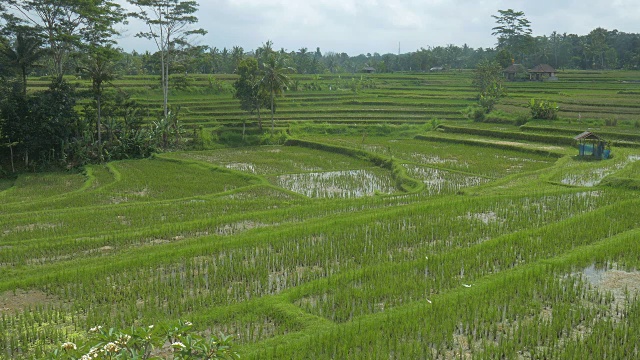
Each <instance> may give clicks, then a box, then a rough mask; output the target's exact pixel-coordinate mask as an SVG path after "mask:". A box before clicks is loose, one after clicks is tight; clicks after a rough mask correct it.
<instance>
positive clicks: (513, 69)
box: [502, 64, 527, 81]
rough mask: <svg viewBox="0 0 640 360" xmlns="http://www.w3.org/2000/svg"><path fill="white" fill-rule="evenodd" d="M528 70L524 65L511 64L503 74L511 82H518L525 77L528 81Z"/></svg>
mask: <svg viewBox="0 0 640 360" xmlns="http://www.w3.org/2000/svg"><path fill="white" fill-rule="evenodd" d="M526 73H527V69H526V68H525V67H524V66H523V65H522V64H511V65H509V67H508V68H506V69H504V70H502V74H503V75H504V77H505V78H506V79H507V80H509V81H516V80H517V79H521V78H522V77H523V76H524V77H525V79H526Z"/></svg>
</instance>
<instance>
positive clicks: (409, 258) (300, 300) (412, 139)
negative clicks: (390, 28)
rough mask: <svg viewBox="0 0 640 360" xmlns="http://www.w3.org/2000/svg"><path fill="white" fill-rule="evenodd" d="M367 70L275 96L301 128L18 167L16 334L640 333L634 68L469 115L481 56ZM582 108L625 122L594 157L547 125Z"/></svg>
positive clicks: (349, 336) (200, 115) (542, 350)
mask: <svg viewBox="0 0 640 360" xmlns="http://www.w3.org/2000/svg"><path fill="white" fill-rule="evenodd" d="M355 76H356V75H353V76H352V75H350V74H349V75H341V77H338V76H337V75H326V76H321V82H322V85H323V90H322V91H315V92H306V91H298V92H291V93H287V94H286V96H285V97H284V98H282V99H279V101H280V103H281V105H279V107H278V112H277V113H276V126H277V127H278V131H285V132H287V136H288V137H289V138H290V139H297V141H288V142H286V143H285V144H284V145H269V146H246V147H237V148H216V149H208V150H202V151H181V152H173V153H164V154H157V155H155V156H154V157H153V158H151V159H144V160H126V161H118V162H112V163H108V164H105V165H91V166H87V167H86V168H85V169H84V171H83V172H81V173H46V174H22V175H20V176H18V177H17V178H16V179H14V180H2V181H0V358H6V359H13V358H43V357H44V355H43V354H44V353H45V352H48V351H51V349H54V348H57V347H59V344H61V343H62V342H64V341H78V342H79V341H82V339H84V338H86V336H87V332H88V330H89V329H90V328H91V327H94V326H96V325H102V326H108V327H111V326H117V327H129V326H131V325H139V326H148V325H151V324H154V325H157V326H162V325H163V324H168V323H171V322H175V321H177V320H188V321H190V322H192V323H193V324H194V328H195V329H196V330H197V331H199V332H203V333H206V332H209V331H213V332H217V331H221V332H224V333H226V334H233V335H234V336H235V343H236V344H237V349H238V351H239V352H240V354H241V356H242V357H243V358H245V359H327V358H333V359H382V358H385V359H454V358H478V359H495V358H508V359H530V358H533V359H541V358H553V359H575V358H585V359H587V358H598V359H600V358H614V359H623V358H628V359H632V358H637V357H638V356H640V354H639V353H638V352H639V350H640V349H638V341H637V339H638V336H639V335H640V299H639V296H638V295H639V291H640V271H639V268H640V241H639V240H640V193H638V190H637V189H638V188H636V187H634V186H635V185H634V184H637V183H638V182H639V181H640V161H639V160H640V147H636V146H635V145H634V143H635V142H634V141H633V136H635V135H637V134H638V133H639V130H638V129H636V128H635V125H634V123H635V121H637V120H638V119H640V114H639V113H640V105H638V104H636V103H635V102H634V101H633V100H632V99H631V96H632V95H628V94H627V93H628V92H630V91H636V89H635V88H636V87H638V86H640V85H638V84H637V83H635V82H633V81H631V80H634V79H635V78H636V76H637V73H636V72H608V73H607V72H603V73H580V72H565V73H560V74H559V77H560V81H558V82H554V83H551V82H549V83H547V82H545V83H514V84H508V86H509V88H510V90H509V97H508V98H507V99H506V100H505V101H504V102H502V103H501V105H500V106H499V108H500V110H501V111H503V112H505V113H512V112H513V111H516V112H520V111H522V112H526V111H527V109H526V108H524V106H525V104H526V103H527V101H528V99H529V98H530V97H532V96H536V97H538V96H545V97H546V98H549V99H550V100H553V101H558V102H559V104H560V107H561V109H562V110H561V117H564V120H561V121H558V122H557V123H554V124H549V123H542V122H536V121H535V120H534V121H530V122H529V124H528V125H527V127H525V128H519V127H516V126H515V125H513V124H510V123H501V124H478V123H470V122H469V121H468V120H466V119H464V118H463V117H462V115H461V113H460V111H461V110H462V109H464V108H465V107H466V106H468V105H471V104H472V103H473V102H474V100H473V99H472V98H473V90H472V88H471V86H470V82H471V80H470V74H469V73H467V72H455V73H449V74H447V73H444V74H440V73H439V74H392V75H373V76H370V79H367V81H370V83H371V82H373V84H374V86H373V87H370V88H366V89H363V90H361V92H359V93H357V94H354V93H353V92H349V91H346V90H341V86H342V84H343V82H345V81H346V80H345V78H346V79H348V80H351V77H355ZM357 76H358V77H359V76H360V75H357ZM299 79H300V81H301V82H306V81H315V80H312V79H306V78H305V77H303V76H300V77H299ZM223 80H224V81H232V78H228V79H223ZM120 81H121V85H122V86H125V87H128V88H132V89H135V88H139V89H145V86H147V85H145V81H150V80H149V79H122V80H120ZM202 86H205V85H204V82H203V85H202ZM329 86H331V90H329ZM140 91H141V92H142V91H143V90H140ZM144 91H147V92H149V94H150V95H149V96H146V97H145V99H147V100H144V101H143V100H142V98H141V99H140V101H141V102H145V104H146V106H149V108H150V109H157V108H158V104H159V101H160V97H159V96H156V95H157V94H156V93H155V92H154V90H144ZM203 91H204V90H203ZM174 95H175V96H174V97H173V100H172V102H174V104H176V105H177V104H181V105H182V114H183V115H184V121H185V122H186V123H187V124H191V125H194V124H197V125H198V126H202V129H204V130H203V131H211V132H212V134H218V135H220V136H222V134H223V133H225V132H233V131H238V129H240V127H241V121H240V120H241V118H242V117H243V116H245V115H244V114H242V113H241V112H240V111H239V110H238V108H237V105H236V102H235V100H233V99H231V97H230V95H229V94H226V95H225V94H220V95H210V96H209V95H206V94H201V93H197V92H196V91H195V90H194V91H193V93H192V94H188V93H176V94H174ZM589 110H590V111H589ZM579 114H580V117H579V116H578V115H579ZM434 117H437V118H438V119H439V121H442V122H443V123H444V124H445V125H448V126H451V127H463V128H464V127H467V128H473V129H483V130H488V131H486V132H482V133H480V132H476V133H460V132H452V131H447V130H446V127H445V130H444V131H440V130H433V129H432V127H431V126H430V123H431V120H432V119H433V118H434ZM607 117H612V118H616V119H618V120H619V121H618V123H617V125H616V126H615V127H613V126H605V125H604V120H605V119H606V118H607ZM247 119H249V120H251V122H250V126H251V128H253V127H254V126H255V123H254V119H253V118H247ZM263 120H264V121H265V124H267V123H268V119H266V118H265V119H263ZM587 129H591V130H593V131H594V132H597V131H599V130H601V131H603V132H604V133H612V134H627V135H625V136H626V138H625V136H620V141H623V140H624V141H628V142H629V144H626V145H625V146H624V147H618V146H616V145H615V143H614V145H613V146H612V153H613V154H614V156H613V158H612V159H611V160H606V161H587V160H583V159H579V158H577V157H576V156H575V155H576V154H577V150H576V149H575V147H574V146H573V145H571V144H570V142H568V143H565V142H562V141H561V142H559V143H552V139H554V138H567V137H569V138H570V137H571V135H569V134H568V133H569V132H571V131H573V130H575V132H576V135H577V134H578V133H580V132H582V131H585V130H587ZM510 134H513V135H510ZM522 134H538V135H547V136H546V137H544V136H540V137H536V138H535V139H536V140H535V141H534V140H527V139H526V136H525V135H522ZM509 136H511V137H509ZM623 138H624V139H623Z"/></svg>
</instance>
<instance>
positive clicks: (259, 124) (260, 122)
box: [258, 106, 262, 131]
mask: <svg viewBox="0 0 640 360" xmlns="http://www.w3.org/2000/svg"><path fill="white" fill-rule="evenodd" d="M258 127H259V128H260V131H262V116H260V106H258Z"/></svg>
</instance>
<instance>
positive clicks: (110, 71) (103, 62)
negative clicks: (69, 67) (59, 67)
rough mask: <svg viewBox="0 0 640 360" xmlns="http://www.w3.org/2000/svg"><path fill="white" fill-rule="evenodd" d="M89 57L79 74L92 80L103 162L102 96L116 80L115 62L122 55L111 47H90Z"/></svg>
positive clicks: (83, 63)
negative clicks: (108, 85) (105, 86)
mask: <svg viewBox="0 0 640 360" xmlns="http://www.w3.org/2000/svg"><path fill="white" fill-rule="evenodd" d="M88 53H89V54H88V55H87V57H86V58H85V59H84V61H83V62H82V63H81V64H80V65H79V66H78V67H77V69H76V70H77V72H79V73H80V74H82V75H83V76H84V77H87V78H89V79H91V85H92V86H91V89H92V92H93V96H94V99H95V100H96V110H97V118H96V120H97V121H96V132H97V134H98V152H99V158H100V160H102V124H101V118H102V94H103V90H104V85H105V83H109V82H111V81H112V80H113V79H114V78H115V75H116V74H115V70H114V66H115V62H116V60H117V59H118V58H119V57H120V53H119V52H118V51H117V50H116V49H114V48H113V47H111V46H106V47H100V46H94V47H90V48H89V51H88Z"/></svg>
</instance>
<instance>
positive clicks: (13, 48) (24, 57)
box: [0, 28, 48, 95]
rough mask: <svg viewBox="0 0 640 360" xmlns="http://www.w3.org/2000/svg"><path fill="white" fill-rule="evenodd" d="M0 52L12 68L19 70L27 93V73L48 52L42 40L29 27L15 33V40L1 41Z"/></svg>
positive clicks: (23, 89) (4, 60)
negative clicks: (43, 46)
mask: <svg viewBox="0 0 640 360" xmlns="http://www.w3.org/2000/svg"><path fill="white" fill-rule="evenodd" d="M0 53H1V54H2V56H3V62H5V63H6V64H7V65H8V66H9V67H10V68H13V69H15V70H17V72H19V73H20V76H21V79H22V91H23V94H24V95H26V94H27V75H29V72H31V69H32V68H34V67H37V66H38V62H39V61H40V60H41V59H42V58H43V57H44V56H45V55H46V54H47V53H48V52H47V51H46V50H45V49H43V48H42V40H41V39H40V38H39V37H38V36H37V35H36V34H34V33H33V32H30V31H29V30H28V29H27V28H22V29H20V30H18V31H17V32H16V33H15V38H14V39H13V41H11V42H9V41H6V42H3V43H0Z"/></svg>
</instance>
